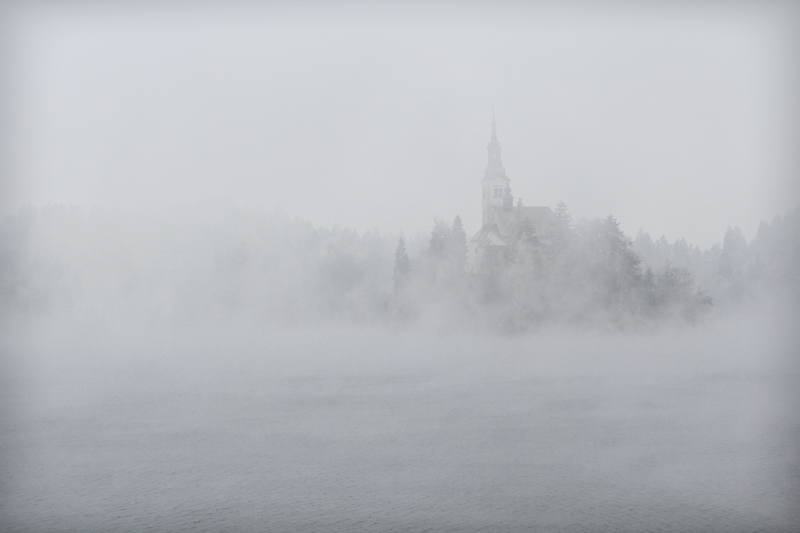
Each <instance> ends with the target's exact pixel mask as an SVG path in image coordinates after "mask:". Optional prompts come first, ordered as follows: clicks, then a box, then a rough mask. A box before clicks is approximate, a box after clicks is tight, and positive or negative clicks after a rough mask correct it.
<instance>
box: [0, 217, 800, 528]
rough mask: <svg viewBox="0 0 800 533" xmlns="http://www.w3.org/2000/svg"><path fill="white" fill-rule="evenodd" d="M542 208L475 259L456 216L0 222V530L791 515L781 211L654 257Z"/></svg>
mask: <svg viewBox="0 0 800 533" xmlns="http://www.w3.org/2000/svg"><path fill="white" fill-rule="evenodd" d="M560 212H561V214H562V215H565V216H563V217H562V218H561V220H562V221H563V222H564V225H563V226H561V227H560V228H559V227H555V228H554V232H555V233H556V235H557V236H558V238H556V239H554V240H553V241H550V242H544V243H543V242H537V241H534V240H532V239H530V238H528V237H529V235H528V236H526V235H525V234H524V233H522V234H520V235H519V236H518V240H517V241H515V242H514V243H513V244H512V246H511V247H509V249H507V250H505V251H504V252H503V253H502V254H498V255H496V256H494V257H491V258H488V259H486V261H485V262H484V263H482V264H479V265H471V264H469V261H468V259H469V257H468V256H467V250H466V237H465V232H464V230H463V228H461V226H460V220H458V219H457V220H456V221H454V222H453V223H452V224H447V223H444V222H436V223H435V224H434V227H433V231H432V232H431V234H430V235H425V236H420V237H416V238H414V239H409V240H403V241H402V243H401V240H400V236H397V235H383V234H380V233H378V232H377V231H375V232H369V233H367V234H364V235H359V234H357V233H355V232H353V231H350V230H346V229H339V228H334V229H322V228H314V227H312V226H311V225H310V224H307V223H305V222H302V221H299V220H295V219H292V218H290V217H289V216H287V215H285V214H283V213H280V212H265V211H260V210H243V209H240V208H238V207H237V206H235V205H233V204H226V203H209V204H202V205H184V206H180V207H176V208H175V209H173V210H171V211H163V210H162V211H137V212H121V211H103V210H92V211H84V210H80V209H77V208H65V207H61V206H50V207H46V208H43V209H40V210H37V209H32V208H31V209H27V210H23V211H22V212H21V213H20V214H19V215H17V216H15V217H10V218H8V219H6V220H5V221H4V222H3V224H2V263H0V266H1V268H2V273H3V275H2V292H1V294H2V298H3V300H2V312H3V315H2V330H3V335H2V337H0V350H2V354H3V359H2V376H3V377H2V402H1V403H0V405H1V406H2V410H0V415H2V419H1V425H0V429H2V455H0V460H1V461H2V465H3V466H2V468H3V472H4V476H3V481H2V485H0V495H2V498H0V517H2V518H0V529H1V530H3V531H29V530H36V531H59V530H65V529H66V530H87V531H130V530H140V529H151V530H156V531H161V530H164V531H181V530H186V531H189V530H191V531H211V530H215V531H218V530H254V531H255V530H259V531H262V530H270V531H287V532H288V531H308V530H325V531H396V530H403V531H423V530H447V531H477V530H497V529H499V530H504V531H522V530H530V529H536V530H540V531H570V530H589V531H620V530H632V531H633V530H635V531H642V530H656V529H662V530H670V531H720V532H722V531H726V532H727V531H746V530H747V531H749V530H753V531H755V530H759V531H791V530H792V527H794V525H795V524H797V521H798V519H800V517H798V515H797V511H796V509H797V506H796V503H797V501H798V497H800V485H799V484H798V481H797V476H796V473H797V471H798V470H797V469H798V465H800V456H798V448H797V445H796V443H797V439H798V436H800V417H798V415H797V412H798V411H797V406H798V405H800V402H798V400H800V398H798V390H800V387H798V384H800V365H798V362H799V361H798V359H797V353H798V350H797V348H798V346H799V345H800V344H799V343H798V335H797V333H795V329H796V326H795V325H796V323H797V318H798V317H800V314H799V313H798V309H797V299H796V295H797V279H798V269H797V258H798V255H797V250H798V248H797V240H796V238H795V237H796V236H797V222H798V216H797V213H794V214H790V215H787V216H786V217H783V218H777V219H776V221H773V223H772V224H765V225H763V226H762V230H760V231H759V236H758V238H757V239H756V240H755V241H754V242H752V243H746V242H743V239H739V237H738V235H737V234H736V230H730V231H729V232H728V235H727V236H726V238H725V242H724V243H723V245H722V246H721V247H719V249H713V250H711V251H707V252H700V251H699V250H697V251H695V250H694V249H693V248H692V249H691V250H690V251H691V252H692V253H694V255H691V254H689V256H690V257H693V258H695V259H697V261H696V262H692V261H694V259H691V260H686V261H684V262H683V263H679V258H680V257H683V256H681V251H682V250H683V249H684V247H683V244H680V243H675V244H673V245H670V244H669V243H666V244H667V246H663V243H661V244H657V243H658V242H659V241H657V243H655V244H653V247H657V246H660V248H658V251H657V252H655V251H653V249H651V250H650V252H647V251H646V250H645V249H644V247H645V246H646V245H647V242H648V240H647V239H649V237H647V238H645V237H644V236H642V235H640V236H639V237H637V239H636V241H632V240H631V239H629V238H628V237H626V236H625V235H624V234H622V232H620V231H619V229H618V226H617V225H616V221H615V220H614V219H613V217H608V218H606V219H603V220H595V221H580V222H578V223H572V221H571V219H570V218H569V216H568V212H567V211H566V210H565V209H561V211H560ZM558 231H561V232H562V233H560V234H558ZM792 232H794V233H792ZM739 235H740V233H739ZM793 239H794V240H793ZM650 242H651V243H652V240H651V241H650ZM686 248H687V249H689V247H688V245H687V246H686ZM462 252H463V254H462ZM696 252H699V255H698V254H697V253H696ZM648 253H649V254H650V255H648ZM659 254H660V255H659ZM698 258H699V259H698ZM662 260H663V261H664V264H662V265H660V266H659V265H657V264H654V263H657V262H660V261H662ZM667 261H669V262H667ZM715 269H716V272H715Z"/></svg>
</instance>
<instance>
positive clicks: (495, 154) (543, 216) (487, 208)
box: [468, 117, 555, 268]
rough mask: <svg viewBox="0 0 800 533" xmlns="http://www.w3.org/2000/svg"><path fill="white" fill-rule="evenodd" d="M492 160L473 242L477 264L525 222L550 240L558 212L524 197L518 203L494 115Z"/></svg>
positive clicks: (473, 261) (471, 253) (535, 233)
mask: <svg viewBox="0 0 800 533" xmlns="http://www.w3.org/2000/svg"><path fill="white" fill-rule="evenodd" d="M487 149H488V151H489V162H488V163H487V165H486V172H484V175H483V180H481V185H482V189H483V214H482V218H481V229H480V230H479V231H478V233H476V234H475V236H474V237H472V239H470V242H469V247H468V248H469V263H470V264H471V265H472V267H473V268H476V267H477V266H478V265H479V264H480V261H481V257H482V256H483V254H484V253H485V252H486V251H487V250H489V249H492V248H500V247H505V246H507V245H508V243H509V241H510V238H511V236H512V234H513V233H514V231H515V229H517V228H519V227H520V226H521V225H523V224H524V225H526V226H528V228H530V227H532V228H533V236H534V238H535V239H537V240H538V241H539V242H546V241H547V239H548V237H549V235H550V223H551V221H552V220H553V218H554V216H555V213H554V212H553V210H552V209H550V208H549V207H527V206H524V205H522V200H521V199H520V200H518V201H517V205H514V197H513V196H512V195H511V187H510V185H509V184H510V183H511V180H510V179H509V178H508V176H506V170H505V168H503V162H502V161H501V159H500V143H499V142H497V127H496V125H495V120H494V117H492V138H491V140H490V141H489V145H488V147H487Z"/></svg>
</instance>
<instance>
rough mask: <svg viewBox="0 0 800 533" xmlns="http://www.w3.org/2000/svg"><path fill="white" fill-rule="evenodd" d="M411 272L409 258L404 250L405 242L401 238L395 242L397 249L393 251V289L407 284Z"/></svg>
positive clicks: (399, 288)
mask: <svg viewBox="0 0 800 533" xmlns="http://www.w3.org/2000/svg"><path fill="white" fill-rule="evenodd" d="M410 274H411V260H410V259H409V257H408V252H406V243H405V241H403V238H402V237H400V240H399V241H398V242H397V250H395V252H394V276H393V277H392V281H393V282H394V291H395V292H398V291H400V290H402V289H403V288H404V287H405V286H406V285H407V284H408V278H409V275H410Z"/></svg>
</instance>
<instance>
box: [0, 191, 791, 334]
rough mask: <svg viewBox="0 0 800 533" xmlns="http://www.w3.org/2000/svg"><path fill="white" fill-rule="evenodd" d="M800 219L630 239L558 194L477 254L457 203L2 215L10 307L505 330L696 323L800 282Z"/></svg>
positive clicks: (1, 267)
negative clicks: (292, 210) (367, 211)
mask: <svg viewBox="0 0 800 533" xmlns="http://www.w3.org/2000/svg"><path fill="white" fill-rule="evenodd" d="M798 219H800V217H799V216H798V212H797V211H795V212H793V213H791V214H789V215H787V216H785V217H776V219H775V220H774V221H773V222H772V223H771V224H762V225H761V228H759V232H758V236H757V238H756V239H755V240H754V241H753V242H752V243H747V242H746V241H745V239H744V237H743V236H742V233H741V231H739V230H738V229H736V228H734V229H729V230H728V232H727V233H726V235H725V238H724V240H723V242H722V244H721V245H718V246H715V247H712V249H711V250H706V251H700V250H699V248H697V247H692V246H689V245H687V244H686V243H685V241H682V240H681V241H676V242H675V243H672V244H670V243H667V242H666V240H665V239H661V240H659V241H655V242H653V241H652V239H650V237H649V236H648V235H647V234H645V233H643V232H640V233H639V235H637V237H636V239H635V240H631V239H630V238H628V237H627V236H626V235H625V234H624V233H623V232H622V231H621V230H620V229H619V225H618V223H617V221H616V220H615V219H614V218H613V217H612V216H608V217H606V218H605V219H597V220H582V221H580V222H577V223H575V222H574V221H573V220H572V217H571V216H570V214H569V211H568V210H567V208H566V206H565V205H564V204H560V205H559V206H558V207H557V209H556V216H555V219H554V220H553V222H552V224H551V227H549V228H548V232H549V234H550V235H551V237H550V238H548V239H546V240H539V239H538V238H537V237H536V232H535V231H534V230H535V228H533V227H531V226H530V225H528V226H526V225H525V224H522V225H520V226H519V227H517V229H516V230H515V232H514V234H513V235H512V238H511V242H510V243H509V245H508V246H506V247H503V248H496V249H491V250H488V251H487V252H486V253H484V254H483V255H482V256H480V257H477V258H475V257H471V256H470V253H469V250H468V247H467V235H466V233H465V231H464V228H463V225H462V223H461V220H460V219H459V218H458V217H456V219H455V220H454V221H453V223H451V224H447V223H445V222H441V221H436V222H435V224H434V227H433V229H432V231H431V233H430V234H429V235H428V236H424V237H422V238H421V239H420V238H417V239H414V241H413V242H407V241H404V240H403V239H402V238H399V237H398V236H397V235H385V234H381V233H379V232H378V231H377V230H375V231H370V232H366V233H363V234H359V233H357V232H355V231H353V230H350V229H341V228H336V227H334V228H332V229H326V228H315V227H313V226H312V225H311V224H309V223H307V222H304V221H300V220H297V219H293V218H291V217H289V216H287V215H286V214H285V213H282V212H280V211H277V210H276V211H264V210H260V209H251V210H247V209H242V208H240V207H238V206H236V205H234V204H233V203H225V202H207V203H204V204H194V205H183V206H178V207H175V208H173V209H170V210H141V211H107V210H101V209H94V210H83V209H80V208H74V207H65V206H61V205H51V206H47V207H44V208H41V209H35V208H31V207H29V208H25V209H23V210H21V211H20V212H19V213H18V214H17V215H14V216H10V217H7V218H6V219H5V220H4V221H3V222H2V223H0V312H2V315H3V317H4V318H9V317H11V316H23V317H29V316H64V315H65V314H66V315H69V316H73V317H83V318H86V319H88V320H97V321H102V320H112V319H113V320H121V321H126V320H132V321H144V322H147V321H152V322H157V323H160V324H172V323H186V324H195V323H199V322H202V320H210V321H220V320H224V319H230V318H234V319H241V318H243V317H244V318H247V319H249V320H252V321H253V322H255V323H262V322H264V323H267V322H268V323H282V322H286V323H295V324H317V323H323V322H328V323H330V322H337V321H346V322H357V323H364V322H372V321H378V322H423V323H434V324H441V325H445V326H451V327H459V328H460V327H466V328H488V329H493V330H503V331H519V330H525V329H528V328H530V327H535V326H537V325H539V324H546V323H577V324H600V325H612V326H613V327H620V328H628V327H637V325H640V324H648V323H655V322H657V321H660V320H665V319H677V320H680V321H687V322H696V321H697V320H699V319H701V318H702V317H703V316H705V315H706V314H707V313H708V312H709V311H711V310H712V309H714V308H715V307H718V306H720V305H735V304H737V303H739V302H742V301H746V300H747V299H748V298H752V297H753V296H752V295H756V294H760V293H762V292H764V291H768V290H772V291H783V292H786V291H787V290H793V291H795V292H797V291H798V289H797V287H798V286H800V283H798V273H800V248H799V247H800V232H798V227H799V224H798V221H799V220H798ZM787 288H788V289H787Z"/></svg>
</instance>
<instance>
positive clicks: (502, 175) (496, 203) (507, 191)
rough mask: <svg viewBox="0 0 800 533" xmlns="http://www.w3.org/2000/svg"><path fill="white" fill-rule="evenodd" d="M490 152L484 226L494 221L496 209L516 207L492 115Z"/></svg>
mask: <svg viewBox="0 0 800 533" xmlns="http://www.w3.org/2000/svg"><path fill="white" fill-rule="evenodd" d="M486 149H487V150H488V152H489V161H488V163H487V164H486V172H484V174H483V181H482V182H481V183H482V184H483V225H484V226H485V225H487V224H489V223H490V221H491V220H492V213H493V212H494V210H495V209H503V210H505V211H510V210H511V209H513V207H514V197H513V196H511V187H509V182H511V180H510V179H508V176H506V169H505V168H503V162H502V160H501V159H500V143H499V142H498V141H497V124H496V123H495V120H494V114H493V115H492V138H491V140H490V141H489V145H488V146H487V147H486Z"/></svg>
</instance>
